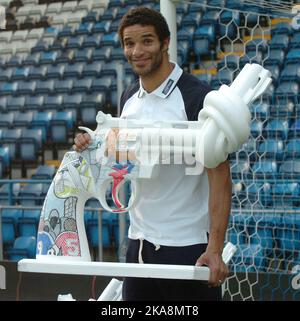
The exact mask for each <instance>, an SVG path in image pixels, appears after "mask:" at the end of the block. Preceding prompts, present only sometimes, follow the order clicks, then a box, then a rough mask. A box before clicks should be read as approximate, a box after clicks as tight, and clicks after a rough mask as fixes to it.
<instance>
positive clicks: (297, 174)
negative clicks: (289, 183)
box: [279, 159, 300, 179]
mask: <svg viewBox="0 0 300 321" xmlns="http://www.w3.org/2000/svg"><path fill="white" fill-rule="evenodd" d="M279 173H280V175H281V177H282V178H283V179H290V178H292V179H299V178H300V161H299V159H294V160H286V161H284V162H283V163H282V165H281V166H280V169H279Z"/></svg>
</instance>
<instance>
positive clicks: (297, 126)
mask: <svg viewBox="0 0 300 321" xmlns="http://www.w3.org/2000/svg"><path fill="white" fill-rule="evenodd" d="M288 137H289V138H298V137H300V120H298V119H296V120H295V121H294V122H293V123H292V125H291V128H290V130H289V133H288Z"/></svg>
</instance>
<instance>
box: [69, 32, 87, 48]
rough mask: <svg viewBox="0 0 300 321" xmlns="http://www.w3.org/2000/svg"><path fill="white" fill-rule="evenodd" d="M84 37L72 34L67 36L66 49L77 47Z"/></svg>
mask: <svg viewBox="0 0 300 321" xmlns="http://www.w3.org/2000/svg"><path fill="white" fill-rule="evenodd" d="M83 40H84V37H83V36H82V35H81V36H72V37H70V38H68V41H67V43H66V46H65V48H66V49H79V48H81V46H82V43H83Z"/></svg>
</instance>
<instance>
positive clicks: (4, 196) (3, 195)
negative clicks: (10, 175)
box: [0, 183, 20, 205]
mask: <svg viewBox="0 0 300 321" xmlns="http://www.w3.org/2000/svg"><path fill="white" fill-rule="evenodd" d="M10 189H11V190H10ZM19 191H20V183H14V184H8V183H5V184H3V185H2V186H1V187H0V204H1V205H14V203H15V201H16V199H17V197H18V194H19ZM10 192H11V195H10Z"/></svg>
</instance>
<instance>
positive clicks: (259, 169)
mask: <svg viewBox="0 0 300 321" xmlns="http://www.w3.org/2000/svg"><path fill="white" fill-rule="evenodd" d="M252 171H253V175H254V177H255V178H258V179H265V178H273V179H276V178H277V174H278V166H277V163H276V162H275V161H272V160H260V161H259V162H257V163H255V164H254V165H253V166H252Z"/></svg>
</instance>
